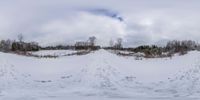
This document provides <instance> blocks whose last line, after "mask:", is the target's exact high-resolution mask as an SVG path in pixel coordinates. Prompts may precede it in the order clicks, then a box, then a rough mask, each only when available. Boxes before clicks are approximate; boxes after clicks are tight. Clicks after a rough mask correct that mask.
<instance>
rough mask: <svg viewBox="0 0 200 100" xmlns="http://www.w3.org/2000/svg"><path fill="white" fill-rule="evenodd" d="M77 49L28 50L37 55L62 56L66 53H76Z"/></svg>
mask: <svg viewBox="0 0 200 100" xmlns="http://www.w3.org/2000/svg"><path fill="white" fill-rule="evenodd" d="M76 52H77V51H75V50H42V51H37V52H30V53H32V54H33V55H38V56H48V55H51V56H64V55H67V54H71V53H76Z"/></svg>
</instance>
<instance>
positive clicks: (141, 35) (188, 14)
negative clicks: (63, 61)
mask: <svg viewBox="0 0 200 100" xmlns="http://www.w3.org/2000/svg"><path fill="white" fill-rule="evenodd" d="M199 4H200V1H199V0H192V1H191V0H190V1H189V0H181V2H180V0H167V1H161V0H151V1H149V0H123V1H116V0H56V1H50V0H6V1H0V39H3V38H11V39H16V36H17V34H19V33H23V34H24V35H25V38H26V40H29V41H31V40H34V41H38V42H41V43H42V44H44V45H45V44H49V43H50V44H55V43H74V42H75V41H76V40H86V39H87V38H88V37H89V36H93V35H94V36H96V37H97V38H98V43H99V44H107V43H108V41H109V40H110V39H115V38H117V37H123V39H124V41H125V44H126V45H129V46H133V45H138V44H149V43H150V44H151V43H157V42H158V41H162V40H170V39H194V40H199V39H200V34H199V32H200V19H199V17H200V13H199V9H200V7H199ZM89 9H91V10H93V9H94V10H95V9H106V10H108V11H114V12H117V14H119V16H120V17H122V18H123V19H124V21H123V22H120V21H119V20H116V18H112V17H110V16H106V15H104V14H95V13H92V12H90V11H89Z"/></svg>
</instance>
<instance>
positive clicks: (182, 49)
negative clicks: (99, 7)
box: [0, 34, 200, 58]
mask: <svg viewBox="0 0 200 100" xmlns="http://www.w3.org/2000/svg"><path fill="white" fill-rule="evenodd" d="M96 40H97V38H96V37H95V36H91V37H89V38H88V39H87V40H85V41H77V42H76V43H75V44H74V45H56V46H46V47H42V46H39V44H38V43H37V42H25V41H24V36H23V35H22V34H19V35H18V39H17V40H10V39H8V40H1V41H0V51H3V52H13V51H14V52H16V51H23V52H27V51H39V50H68V49H71V50H98V49H101V48H103V49H106V50H120V51H131V52H134V53H143V54H144V55H145V57H149V58H152V57H170V56H173V55H174V54H176V53H179V54H180V55H184V54H187V52H188V51H192V50H200V46H199V44H198V43H197V42H195V41H192V40H183V41H178V40H173V41H169V42H167V44H166V45H165V46H163V47H159V46H157V45H142V46H138V47H135V48H132V47H128V48H125V47H123V39H122V38H117V39H116V40H115V41H113V40H110V41H109V46H107V47H101V46H98V45H97V44H96Z"/></svg>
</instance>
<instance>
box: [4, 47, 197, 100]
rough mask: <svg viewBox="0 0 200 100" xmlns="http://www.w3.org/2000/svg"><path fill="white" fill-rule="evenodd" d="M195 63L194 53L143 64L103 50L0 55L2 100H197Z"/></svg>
mask: <svg viewBox="0 0 200 100" xmlns="http://www.w3.org/2000/svg"><path fill="white" fill-rule="evenodd" d="M42 52H46V51H41V52H40V53H39V54H43V53H42ZM60 52H61V53H60ZM62 52H66V51H53V53H51V54H56V55H57V54H58V55H62V54H63V53H62ZM70 52H71V51H70ZM72 52H73V51H72ZM67 53H69V52H68V51H67ZM44 54H45V53H44ZM199 60H200V52H197V51H192V52H189V53H188V54H186V55H184V56H178V55H176V56H174V57H172V58H155V59H143V60H135V58H134V57H122V56H117V55H115V54H112V53H109V52H108V51H105V50H98V51H95V52H92V53H90V54H87V55H82V56H76V55H75V56H66V57H60V58H53V59H52V58H45V59H38V58H34V57H25V56H19V55H14V54H8V53H0V100H199V99H200V67H199V63H200V62H199Z"/></svg>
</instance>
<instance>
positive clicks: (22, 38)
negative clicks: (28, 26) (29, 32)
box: [17, 34, 24, 42]
mask: <svg viewBox="0 0 200 100" xmlns="http://www.w3.org/2000/svg"><path fill="white" fill-rule="evenodd" d="M17 38H18V40H19V42H23V40H24V36H23V34H19V35H18V36H17Z"/></svg>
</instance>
